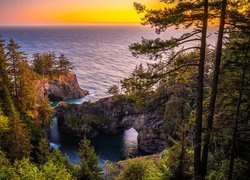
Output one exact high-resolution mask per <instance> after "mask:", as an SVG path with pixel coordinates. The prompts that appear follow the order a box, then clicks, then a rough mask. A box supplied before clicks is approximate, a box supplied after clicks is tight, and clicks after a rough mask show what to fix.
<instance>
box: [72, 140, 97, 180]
mask: <svg viewBox="0 0 250 180" xmlns="http://www.w3.org/2000/svg"><path fill="white" fill-rule="evenodd" d="M77 154H78V156H79V158H80V159H81V164H80V165H81V172H80V174H81V175H80V179H84V180H96V179H100V172H101V169H100V168H99V167H98V158H97V156H96V154H95V150H94V148H93V147H91V145H90V141H89V140H88V139H86V138H84V139H82V140H81V142H80V143H79V151H78V153H77Z"/></svg>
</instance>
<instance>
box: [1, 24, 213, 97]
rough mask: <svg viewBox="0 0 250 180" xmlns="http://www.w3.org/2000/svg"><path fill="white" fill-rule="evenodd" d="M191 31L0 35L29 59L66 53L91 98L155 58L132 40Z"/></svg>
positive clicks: (37, 30)
mask: <svg viewBox="0 0 250 180" xmlns="http://www.w3.org/2000/svg"><path fill="white" fill-rule="evenodd" d="M189 31H190V30H188V29H180V30H174V29H169V30H168V31H166V32H165V33H162V34H161V35H157V34H156V33H155V31H154V29H152V28H150V27H145V26H139V25H134V26H132V25H131V26H125V25H124V26H97V25H96V26H87V25H86V26H38V27H0V35H3V38H4V39H6V41H8V40H9V39H11V38H12V39H14V40H15V41H16V42H17V43H18V44H19V45H21V50H22V51H24V52H25V53H26V54H27V56H28V57H29V59H30V60H32V55H33V54H34V53H37V52H45V51H50V52H55V53H56V54H57V55H59V54H60V53H64V54H65V55H66V56H67V57H68V58H69V60H70V61H71V62H72V63H73V64H74V67H75V70H74V72H75V73H76V75H77V78H78V81H79V84H80V86H81V87H82V88H84V89H87V90H89V91H90V94H91V96H90V98H91V99H92V100H97V99H99V98H101V97H105V96H108V94H107V93H106V92H107V89H108V88H109V87H110V86H111V85H113V84H119V81H120V80H122V79H123V78H125V77H127V76H128V75H129V74H130V73H131V71H132V70H133V69H134V68H135V66H136V65H138V64H140V63H143V64H146V63H150V62H152V61H151V60H149V59H147V58H143V57H140V58H135V57H133V56H132V54H131V52H130V51H129V48H128V46H129V45H130V44H132V43H134V42H139V41H140V40H141V38H142V37H144V38H157V37H161V38H170V37H172V36H173V37H179V36H180V35H181V34H182V33H185V32H189ZM210 31H213V28H211V30H210Z"/></svg>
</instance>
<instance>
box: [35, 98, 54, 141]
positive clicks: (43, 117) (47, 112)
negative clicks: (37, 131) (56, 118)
mask: <svg viewBox="0 0 250 180" xmlns="http://www.w3.org/2000/svg"><path fill="white" fill-rule="evenodd" d="M39 104H40V105H39V107H38V114H39V115H38V120H39V122H40V123H41V125H42V130H43V136H44V137H46V136H47V135H48V131H49V127H50V121H51V118H52V108H51V106H50V102H49V99H48V97H43V98H42V99H41V102H39Z"/></svg>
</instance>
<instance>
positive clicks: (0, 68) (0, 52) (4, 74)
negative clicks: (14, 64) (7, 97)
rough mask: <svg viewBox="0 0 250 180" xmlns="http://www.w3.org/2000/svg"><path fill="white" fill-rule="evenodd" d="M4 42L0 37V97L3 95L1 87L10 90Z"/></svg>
mask: <svg viewBox="0 0 250 180" xmlns="http://www.w3.org/2000/svg"><path fill="white" fill-rule="evenodd" d="M4 42H5V41H4V40H3V39H2V36H0V96H1V95H2V93H3V86H4V85H5V86H7V88H9V89H10V88H11V82H10V79H9V75H8V71H7V69H8V64H7V59H6V55H5V50H4Z"/></svg>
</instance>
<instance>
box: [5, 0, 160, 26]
mask: <svg viewBox="0 0 250 180" xmlns="http://www.w3.org/2000/svg"><path fill="white" fill-rule="evenodd" d="M133 2H140V3H143V4H146V5H149V6H151V7H153V6H154V7H155V6H157V5H156V2H157V0H91V1H89V0H53V1H51V0H41V1H38V0H7V1H6V0H0V5H1V6H0V25H10V26H11V25H79V24H139V23H140V17H141V16H140V15H138V14H137V13H136V11H135V9H134V7H133Z"/></svg>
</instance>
